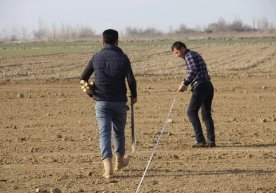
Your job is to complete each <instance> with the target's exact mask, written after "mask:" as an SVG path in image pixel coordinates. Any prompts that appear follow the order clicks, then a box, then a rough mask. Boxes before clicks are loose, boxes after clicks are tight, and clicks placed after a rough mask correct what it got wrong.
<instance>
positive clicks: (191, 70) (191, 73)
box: [184, 54, 198, 86]
mask: <svg viewBox="0 0 276 193" xmlns="http://www.w3.org/2000/svg"><path fill="white" fill-rule="evenodd" d="M185 61H186V64H187V70H188V72H187V76H186V78H185V79H184V84H185V85H186V86H188V85H189V84H191V83H192V81H193V80H194V79H195V78H196V76H197V74H198V69H197V67H196V62H195V59H194V58H193V56H192V55H191V54H189V55H187V56H185Z"/></svg>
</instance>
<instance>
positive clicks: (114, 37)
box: [103, 29, 119, 44]
mask: <svg viewBox="0 0 276 193" xmlns="http://www.w3.org/2000/svg"><path fill="white" fill-rule="evenodd" d="M118 38H119V34H118V32H117V31H116V30H114V29H107V30H105V31H104V32H103V41H104V42H105V43H107V44H115V43H117V42H118Z"/></svg>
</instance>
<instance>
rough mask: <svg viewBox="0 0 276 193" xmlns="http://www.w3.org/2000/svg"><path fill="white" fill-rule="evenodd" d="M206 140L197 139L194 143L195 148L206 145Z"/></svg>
mask: <svg viewBox="0 0 276 193" xmlns="http://www.w3.org/2000/svg"><path fill="white" fill-rule="evenodd" d="M206 145H207V144H206V142H205V141H203V142H198V141H195V142H194V143H193V145H192V147H193V148H199V147H206Z"/></svg>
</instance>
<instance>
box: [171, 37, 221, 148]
mask: <svg viewBox="0 0 276 193" xmlns="http://www.w3.org/2000/svg"><path fill="white" fill-rule="evenodd" d="M171 50H172V52H173V53H174V54H175V55H176V56H177V57H180V58H183V59H184V60H185V62H186V65H185V66H186V67H187V76H186V78H185V79H184V80H183V81H182V82H181V84H180V86H179V88H178V92H184V91H185V90H187V87H188V86H189V85H191V86H192V97H191V100H190V104H189V108H188V112H187V114H188V117H189V120H190V122H191V123H192V125H193V128H194V132H195V137H196V140H195V142H194V143H193V145H192V147H207V146H209V147H215V146H216V143H215V128H214V122H213V119H212V115H211V108H212V100H213V96H214V87H213V85H212V83H211V81H210V76H209V74H208V71H207V67H206V63H205V62H204V60H203V58H202V57H201V55H200V54H199V53H197V52H195V51H192V50H189V49H187V47H186V45H185V44H184V43H183V42H179V41H177V42H174V44H173V45H172V47H171ZM200 108H201V114H202V119H203V121H204V122H205V125H206V130H207V139H208V141H206V140H205V137H204V135H203V132H202V126H201V123H200V120H199V117H198V111H199V109H200Z"/></svg>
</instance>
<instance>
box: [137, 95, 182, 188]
mask: <svg viewBox="0 0 276 193" xmlns="http://www.w3.org/2000/svg"><path fill="white" fill-rule="evenodd" d="M176 96H177V93H176V95H175V97H174V99H173V102H172V105H171V108H170V111H169V113H168V115H167V118H166V120H165V122H164V125H163V127H162V128H161V132H160V134H159V137H158V139H157V142H156V143H155V145H154V148H153V151H152V153H151V156H150V159H149V161H148V164H147V167H146V169H145V171H144V174H143V176H142V178H141V180H140V183H139V185H138V187H137V189H136V192H135V193H138V192H139V189H140V187H141V185H142V182H143V180H144V178H145V176H146V173H147V171H148V168H149V166H150V163H151V161H152V159H153V156H154V153H155V151H156V149H157V146H158V144H159V142H160V139H161V136H162V135H163V133H164V130H165V128H166V126H167V124H168V119H169V118H170V115H171V112H172V109H173V106H174V103H175V100H176Z"/></svg>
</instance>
